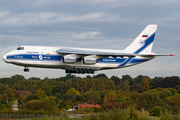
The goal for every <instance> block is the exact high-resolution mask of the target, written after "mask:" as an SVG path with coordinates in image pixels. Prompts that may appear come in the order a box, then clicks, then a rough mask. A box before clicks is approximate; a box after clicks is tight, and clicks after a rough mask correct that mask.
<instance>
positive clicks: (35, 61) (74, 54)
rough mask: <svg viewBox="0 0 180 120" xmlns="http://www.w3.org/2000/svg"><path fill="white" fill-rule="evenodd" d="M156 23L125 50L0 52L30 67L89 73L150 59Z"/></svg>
mask: <svg viewBox="0 0 180 120" xmlns="http://www.w3.org/2000/svg"><path fill="white" fill-rule="evenodd" d="M156 29H157V25H148V26H146V28H145V29H144V30H143V31H142V32H141V33H140V34H139V35H138V36H137V37H136V38H135V39H134V41H133V42H132V43H131V44H130V45H129V46H127V47H126V48H125V49H124V50H107V49H85V48H68V47H42V46H20V47H18V48H17V49H16V50H13V51H11V52H9V53H7V54H6V55H4V56H3V60H4V61H5V62H6V63H11V64H14V65H19V66H24V71H25V72H28V71H29V67H39V68H55V69H64V70H65V72H66V73H77V74H84V73H91V74H94V72H95V71H99V70H107V69H117V68H124V67H128V66H132V65H136V64H139V63H143V62H146V61H149V60H151V59H153V58H155V57H157V56H173V55H172V54H170V55H157V54H155V53H152V52H151V50H152V46H153V42H154V38H155V34H156Z"/></svg>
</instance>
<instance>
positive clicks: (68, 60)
mask: <svg viewBox="0 0 180 120" xmlns="http://www.w3.org/2000/svg"><path fill="white" fill-rule="evenodd" d="M62 62H63V63H75V62H76V57H73V56H72V55H65V56H63V57H62Z"/></svg>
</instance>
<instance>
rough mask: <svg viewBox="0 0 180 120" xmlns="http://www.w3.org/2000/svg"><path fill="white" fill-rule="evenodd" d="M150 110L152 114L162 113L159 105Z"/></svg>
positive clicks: (158, 114)
mask: <svg viewBox="0 0 180 120" xmlns="http://www.w3.org/2000/svg"><path fill="white" fill-rule="evenodd" d="M151 112H152V115H153V116H160V115H161V113H162V109H161V107H159V106H155V107H154V108H153V109H152V111H151Z"/></svg>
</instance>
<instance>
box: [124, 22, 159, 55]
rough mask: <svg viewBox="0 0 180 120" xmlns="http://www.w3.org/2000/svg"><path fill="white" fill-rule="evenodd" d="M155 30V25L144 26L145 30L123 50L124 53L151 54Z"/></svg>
mask: <svg viewBox="0 0 180 120" xmlns="http://www.w3.org/2000/svg"><path fill="white" fill-rule="evenodd" d="M156 29H157V25H148V26H146V28H145V29H144V30H143V31H142V32H141V33H140V34H139V35H138V36H137V37H136V39H135V40H134V41H133V42H132V43H131V44H130V45H129V46H128V47H127V48H126V49H125V51H127V52H131V53H134V54H138V53H151V50H152V46H153V41H154V38H155V33H156Z"/></svg>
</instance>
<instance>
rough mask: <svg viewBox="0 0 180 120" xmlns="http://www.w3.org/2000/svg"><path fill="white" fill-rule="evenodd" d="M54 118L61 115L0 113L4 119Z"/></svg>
mask: <svg viewBox="0 0 180 120" xmlns="http://www.w3.org/2000/svg"><path fill="white" fill-rule="evenodd" d="M45 117H49V118H53V117H60V115H48V114H11V113H2V114H0V119H3V120H6V119H7V120H9V119H10V120H19V119H21V120H22V119H33V118H45Z"/></svg>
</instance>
